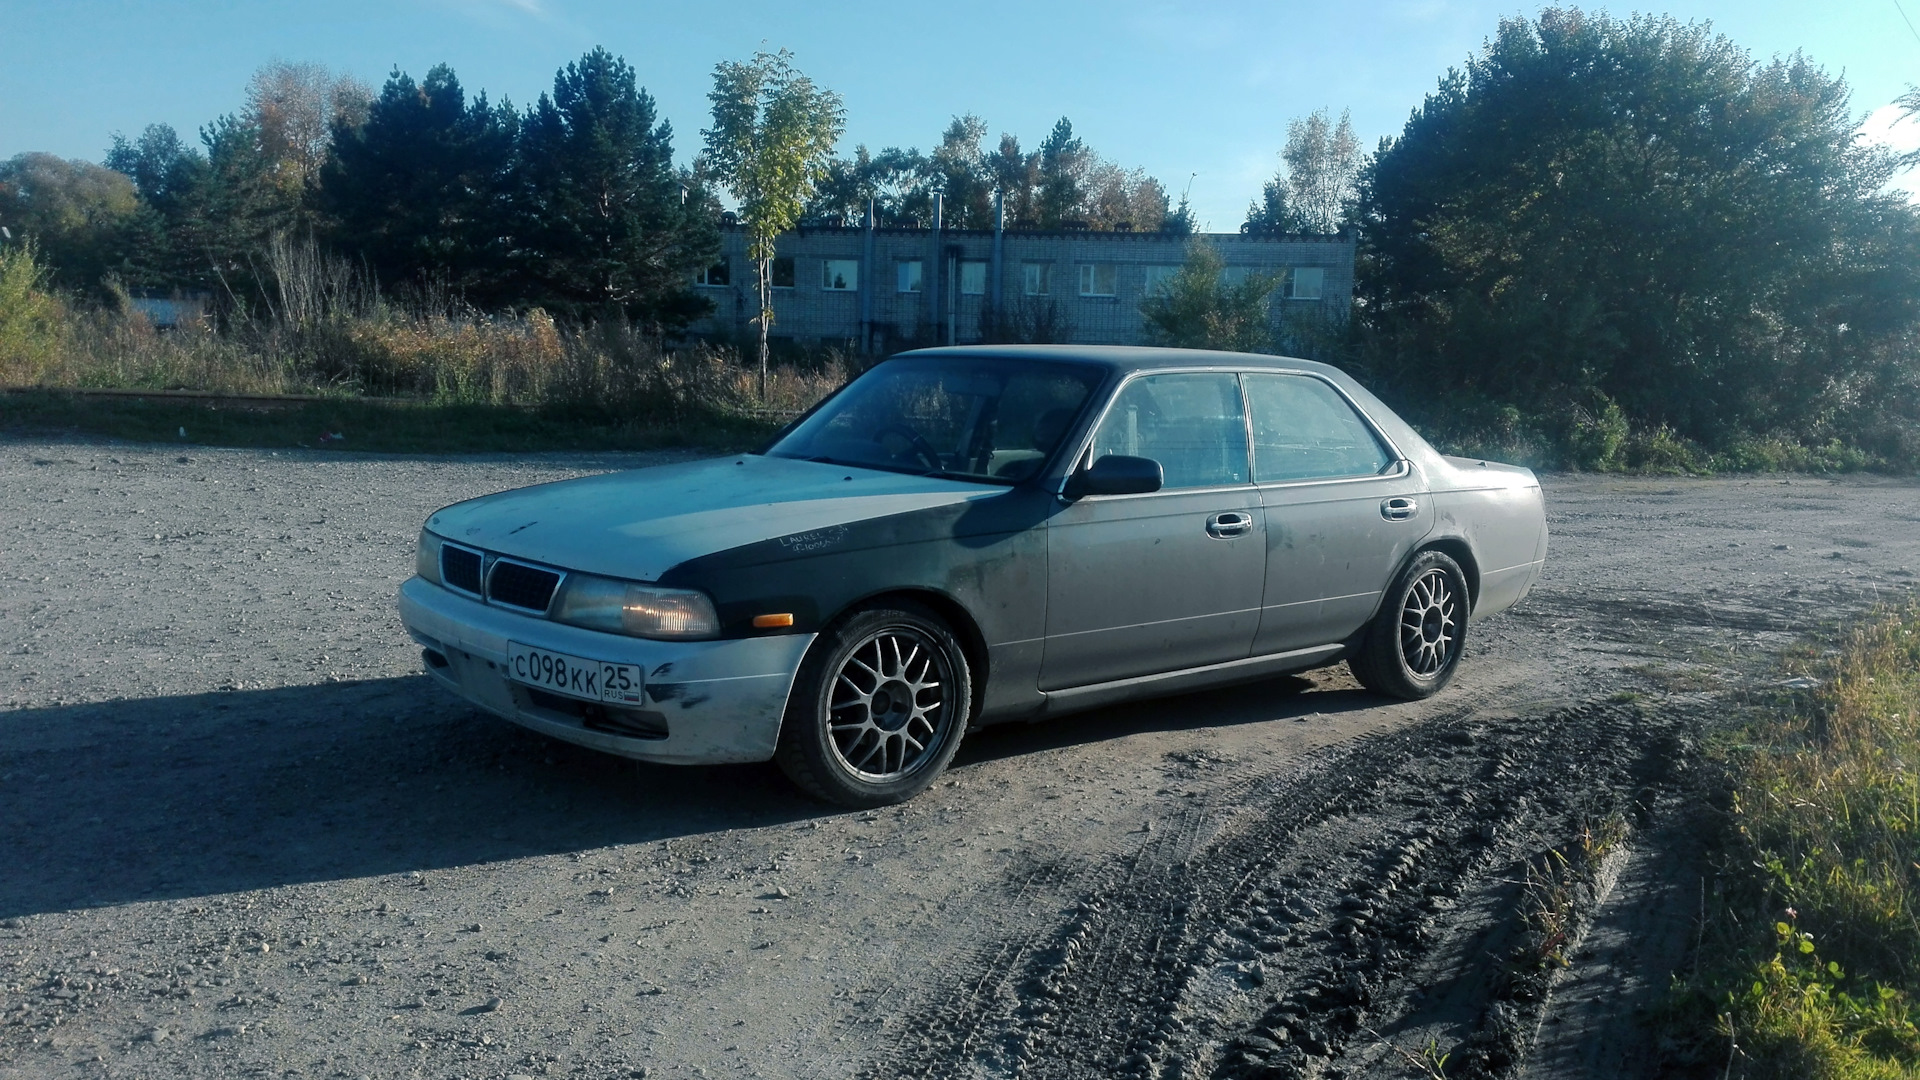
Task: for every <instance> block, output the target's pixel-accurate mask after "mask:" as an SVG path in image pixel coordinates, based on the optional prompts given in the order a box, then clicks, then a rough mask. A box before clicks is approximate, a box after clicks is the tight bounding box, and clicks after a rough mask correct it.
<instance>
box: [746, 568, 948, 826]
mask: <svg viewBox="0 0 1920 1080" xmlns="http://www.w3.org/2000/svg"><path fill="white" fill-rule="evenodd" d="M972 705H973V694H972V680H971V678H970V672H969V669H968V666H967V658H966V653H965V652H964V651H963V650H962V649H961V647H960V642H959V640H958V639H957V638H956V637H955V636H954V634H953V630H952V629H951V628H950V627H948V626H947V624H946V623H945V622H944V621H943V620H942V619H941V618H940V617H939V616H938V615H935V614H934V613H933V612H931V611H928V610H927V609H925V608H922V607H920V606H919V605H917V604H912V603H908V602H896V603H892V604H888V605H887V606H885V607H875V608H868V609H866V610H864V611H859V612H855V613H854V614H852V615H850V616H848V617H847V618H845V619H843V620H841V621H840V622H839V623H838V624H836V625H835V626H834V628H833V629H831V630H829V631H827V632H826V633H825V634H823V635H821V638H820V640H819V641H817V642H815V643H814V647H813V648H812V649H811V650H809V651H808V653H807V659H806V660H805V662H803V663H802V664H801V667H800V673H799V677H798V678H797V679H796V680H795V681H794V687H793V693H792V694H791V695H790V696H789V698H788V705H787V715H786V719H785V721H784V722H783V723H782V724H781V727H780V745H779V749H778V750H777V751H776V752H775V754H774V760H775V761H777V762H779V763H780V768H781V769H782V770H784V771H785V772H786V774H787V776H788V777H790V778H791V779H792V780H793V782H794V783H795V784H798V785H799V786H800V787H801V788H802V789H804V790H805V791H807V792H808V793H809V794H812V795H814V796H817V797H819V798H821V799H825V800H827V801H828V802H835V803H839V804H841V805H842V806H885V805H887V804H889V803H897V802H903V801H905V800H907V799H910V798H912V797H913V796H915V795H917V794H919V793H920V792H922V791H924V790H926V788H927V786H928V785H930V784H932V783H933V781H934V778H935V777H937V776H939V775H940V773H941V772H942V771H943V770H945V769H946V767H947V763H948V762H949V761H952V760H953V754H954V751H956V750H958V749H959V747H960V736H961V734H962V732H964V731H965V730H966V726H967V715H968V711H969V710H970V709H971V708H972Z"/></svg>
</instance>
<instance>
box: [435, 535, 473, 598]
mask: <svg viewBox="0 0 1920 1080" xmlns="http://www.w3.org/2000/svg"><path fill="white" fill-rule="evenodd" d="M480 561H481V556H480V553H479V552H477V551H471V550H469V549H467V548H462V547H454V546H453V545H452V544H443V545H441V548H440V580H441V581H443V582H445V583H446V585H447V587H448V588H450V589H459V590H460V591H461V592H470V593H473V594H474V595H475V596H478V595H479V594H480Z"/></svg>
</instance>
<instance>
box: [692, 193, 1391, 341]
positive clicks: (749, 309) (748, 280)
mask: <svg viewBox="0 0 1920 1080" xmlns="http://www.w3.org/2000/svg"><path fill="white" fill-rule="evenodd" d="M937 220H938V216H937V213H936V222H937ZM1202 238H1203V239H1205V240H1207V241H1210V242H1211V243H1213V244H1214V245H1215V246H1216V247H1217V248H1218V249H1219V251H1220V254H1221V256H1222V257H1223V258H1224V260H1225V262H1226V265H1227V277H1228V279H1229V280H1230V281H1231V280H1235V279H1238V278H1244V277H1245V276H1246V275H1248V274H1250V273H1267V274H1276V275H1279V276H1280V278H1281V283H1280V287H1279V288H1278V289H1277V290H1275V292H1274V298H1273V302H1272V312H1273V320H1274V328H1275V331H1276V333H1277V334H1278V335H1279V339H1280V340H1281V341H1282V342H1285V341H1287V340H1288V339H1289V338H1290V337H1293V336H1296V335H1294V334H1291V333H1289V327H1290V326H1291V327H1298V326H1300V325H1303V324H1318V325H1322V326H1324V325H1327V324H1330V323H1335V322H1342V321H1344V320H1345V319H1346V317H1347V313H1348V310H1349V308H1350V305H1351V303H1352V298H1353V259H1354V242H1353V238H1352V236H1351V235H1350V234H1342V235H1337V236H1316V235H1276V236H1248V235H1241V234H1239V233H1213V234H1203V236H1202ZM1187 241H1188V238H1187V237H1184V236H1178V235H1174V234H1171V233H1146V232H1123V231H1116V232H1104V231H1103V232H1093V231H1087V230H1073V231H1063V232H1030V231H1024V230H1014V229H994V230H960V229H946V230H943V229H941V228H940V227H939V226H938V225H937V224H936V225H935V227H933V228H931V229H899V228H894V229H889V228H871V227H868V228H861V227H846V228H836V227H831V226H827V227H817V226H807V227H804V228H801V229H799V230H796V231H795V232H792V233H788V234H786V235H784V236H782V237H781V238H780V240H779V242H778V244H777V250H778V252H779V254H778V256H777V257H776V258H775V260H774V263H773V285H774V289H773V310H774V321H773V326H772V329H771V332H770V333H771V336H773V337H775V338H787V339H791V340H793V341H795V342H798V343H802V344H828V345H845V346H851V347H853V348H856V349H864V350H866V351H870V352H879V353H888V352H893V351H896V350H897V349H900V348H904V347H908V346H912V345H930V344H949V343H952V344H967V343H971V342H979V341H983V340H1024V341H1055V342H1072V343H1078V344H1089V345H1134V344H1141V343H1143V342H1144V341H1145V329H1144V326H1143V322H1142V319H1141V317H1140V301H1141V299H1142V298H1143V297H1145V296H1146V295H1148V293H1149V292H1150V291H1151V290H1153V289H1155V288H1157V287H1159V285H1160V283H1161V282H1162V281H1164V280H1165V279H1166V278H1167V277H1169V276H1171V275H1172V274H1173V273H1174V271H1176V270H1178V269H1179V267H1180V263H1181V261H1182V259H1183V258H1184V257H1185V251H1186V244H1187ZM697 288H698V291H699V292H700V293H701V294H702V295H704V296H706V297H707V298H708V299H710V300H712V301H713V303H714V306H715V308H716V311H715V313H714V315H712V316H711V317H709V318H707V319H703V320H701V321H700V322H698V323H696V324H694V326H693V327H692V330H693V332H695V333H697V334H702V335H709V336H735V337H739V338H746V337H748V336H750V335H752V333H753V328H752V325H751V323H750V320H751V319H752V318H753V317H754V315H755V313H756V311H757V309H758V306H759V305H758V301H757V299H756V297H755V282H754V268H753V264H752V263H751V262H750V261H749V260H748V259H747V234H746V232H745V230H743V229H741V228H739V227H738V226H727V227H725V228H724V229H723V230H722V237H721V260H720V262H718V263H717V264H715V265H714V266H713V267H712V268H710V269H708V270H705V271H702V272H701V273H700V274H699V275H698V276H697Z"/></svg>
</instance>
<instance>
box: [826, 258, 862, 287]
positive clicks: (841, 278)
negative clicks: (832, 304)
mask: <svg viewBox="0 0 1920 1080" xmlns="http://www.w3.org/2000/svg"><path fill="white" fill-rule="evenodd" d="M820 271H821V272H820V287H821V288H823V289H831V290H833V291H835V292H848V291H851V290H853V289H858V288H859V287H860V260H858V259H827V260H825V261H824V262H822V263H821V264H820Z"/></svg>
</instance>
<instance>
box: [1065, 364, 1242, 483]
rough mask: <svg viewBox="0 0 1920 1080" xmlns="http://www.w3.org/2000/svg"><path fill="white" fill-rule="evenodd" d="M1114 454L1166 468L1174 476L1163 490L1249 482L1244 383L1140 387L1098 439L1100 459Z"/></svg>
mask: <svg viewBox="0 0 1920 1080" xmlns="http://www.w3.org/2000/svg"><path fill="white" fill-rule="evenodd" d="M1108 454H1125V455H1127V456H1129V457H1143V458H1152V459H1153V460H1155V461H1158V462H1159V463H1160V468H1161V469H1162V470H1163V471H1164V472H1165V474H1166V483H1165V485H1164V488H1163V490H1164V489H1169V488H1200V487H1224V486H1227V485H1231V484H1244V483H1246V482H1247V480H1248V468H1247V427H1246V419H1245V415H1244V411H1243V410H1242V408H1241V404H1240V379H1239V377H1238V376H1236V375H1234V374H1233V373H1232V372H1224V371H1196V372H1192V373H1182V374H1175V375H1147V376H1144V377H1142V378H1138V379H1135V380H1133V381H1132V382H1130V383H1128V384H1127V385H1126V386H1125V387H1122V388H1121V390H1120V393H1119V395H1118V396H1117V397H1115V398H1114V401H1113V407H1112V408H1111V409H1110V410H1108V412H1107V416H1106V419H1104V420H1102V421H1101V423H1100V430H1099V431H1097V432H1095V433H1094V437H1093V456H1094V457H1095V458H1100V457H1104V456H1106V455H1108Z"/></svg>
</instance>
